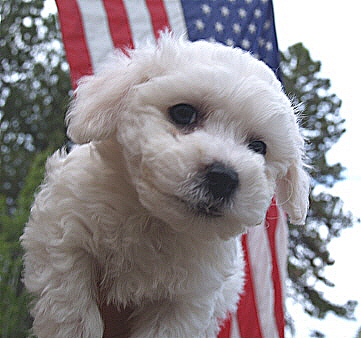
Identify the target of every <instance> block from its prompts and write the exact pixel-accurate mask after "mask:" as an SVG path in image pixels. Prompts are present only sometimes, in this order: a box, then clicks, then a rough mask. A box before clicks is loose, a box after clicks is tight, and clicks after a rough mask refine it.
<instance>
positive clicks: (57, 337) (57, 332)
mask: <svg viewBox="0 0 361 338" xmlns="http://www.w3.org/2000/svg"><path fill="white" fill-rule="evenodd" d="M47 251H48V253H49V256H50V257H51V259H50V260H49V258H44V257H49V256H44V255H38V253H39V251H38V252H35V251H31V250H30V251H28V254H27V256H26V259H25V260H26V268H27V270H26V272H25V284H26V286H27V288H28V289H29V290H30V291H32V292H34V293H35V294H37V295H38V299H37V301H36V303H35V306H34V308H33V311H32V314H33V316H34V326H33V329H34V333H35V334H36V335H37V337H38V338H49V337H52V338H64V337H67V338H101V337H102V335H103V323H102V319H101V316H100V313H99V310H98V306H97V302H96V283H95V280H96V279H95V277H94V267H93V266H92V260H91V259H90V257H89V256H88V254H86V253H85V252H80V251H79V252H74V251H73V252H68V253H66V252H64V251H63V252H61V251H60V252H59V251H57V252H54V251H53V252H49V251H51V250H50V249H49V247H48V248H47ZM55 256H58V257H56V258H55Z"/></svg>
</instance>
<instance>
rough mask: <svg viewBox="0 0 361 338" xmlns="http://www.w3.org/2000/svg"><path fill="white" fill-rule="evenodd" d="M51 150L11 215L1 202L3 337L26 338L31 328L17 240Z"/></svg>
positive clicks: (33, 170)
mask: <svg viewBox="0 0 361 338" xmlns="http://www.w3.org/2000/svg"><path fill="white" fill-rule="evenodd" d="M52 151H53V149H49V150H46V151H44V152H42V153H39V154H37V155H36V156H35V158H34V161H33V162H32V164H31V166H30V169H29V173H28V175H27V177H26V180H25V184H24V187H23V189H22V190H21V191H20V194H19V197H18V200H17V208H16V211H15V212H14V213H13V214H9V213H8V207H7V205H6V202H5V198H4V197H2V198H1V200H0V227H1V229H2V231H1V233H0V243H1V245H0V336H1V337H3V338H5V337H11V338H13V337H26V336H27V333H28V330H29V328H30V326H31V319H30V316H29V314H28V296H27V294H26V292H25V290H24V287H23V285H22V283H21V271H22V255H23V252H22V249H21V247H20V243H19V241H18V239H19V237H20V235H21V234H22V231H23V228H24V224H25V223H26V221H27V219H28V217H29V211H30V207H31V204H32V201H33V197H34V193H35V191H36V189H37V187H38V186H39V184H40V182H41V181H42V177H43V174H44V164H45V160H46V158H47V157H48V155H50V153H51V152H52Z"/></svg>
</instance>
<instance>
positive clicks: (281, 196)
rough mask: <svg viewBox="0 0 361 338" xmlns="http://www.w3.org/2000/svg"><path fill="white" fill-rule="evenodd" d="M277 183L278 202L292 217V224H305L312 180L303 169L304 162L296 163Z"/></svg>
mask: <svg viewBox="0 0 361 338" xmlns="http://www.w3.org/2000/svg"><path fill="white" fill-rule="evenodd" d="M277 183H278V186H277V192H276V194H277V196H278V202H279V203H280V205H281V206H282V208H283V209H284V210H285V211H286V213H287V214H288V216H289V217H290V222H291V223H292V224H296V225H301V224H304V223H305V219H306V216H307V210H308V204H309V190H310V178H309V175H308V174H307V173H306V171H305V170H304V169H303V163H302V161H301V160H299V161H294V162H293V163H292V164H291V166H290V167H289V168H288V171H287V174H286V176H284V177H283V178H281V179H280V180H279V181H278V182H277Z"/></svg>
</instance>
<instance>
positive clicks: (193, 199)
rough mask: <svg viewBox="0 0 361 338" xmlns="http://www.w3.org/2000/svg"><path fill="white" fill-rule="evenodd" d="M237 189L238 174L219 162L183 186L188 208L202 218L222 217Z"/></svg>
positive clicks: (184, 200)
mask: <svg viewBox="0 0 361 338" xmlns="http://www.w3.org/2000/svg"><path fill="white" fill-rule="evenodd" d="M238 188H239V179H238V174H237V173H236V172H235V171H234V170H233V169H231V168H228V167H226V166H224V165H223V164H222V163H220V162H214V163H213V164H211V165H209V166H207V167H206V168H205V169H204V170H202V171H200V172H199V173H198V174H197V175H195V176H194V177H193V178H192V179H190V180H188V181H187V182H186V183H185V185H184V186H183V189H182V190H183V191H184V192H185V196H187V197H186V198H185V199H182V201H183V202H184V203H186V204H187V206H188V208H189V209H190V210H191V211H192V212H194V213H196V214H198V215H202V216H207V217H222V216H223V214H224V210H225V208H227V207H230V205H231V200H232V197H233V195H234V194H235V192H236V190H237V189H238Z"/></svg>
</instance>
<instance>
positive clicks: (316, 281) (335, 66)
mask: <svg viewBox="0 0 361 338" xmlns="http://www.w3.org/2000/svg"><path fill="white" fill-rule="evenodd" d="M274 9H275V18H276V28H277V35H278V41H279V47H280V54H281V71H282V79H283V83H284V87H285V91H286V92H287V94H288V95H289V96H290V97H291V98H292V99H293V102H294V103H295V105H298V106H299V109H300V110H301V111H302V112H303V113H302V126H303V128H304V135H305V136H306V137H307V140H308V141H307V154H308V156H309V163H310V165H311V166H312V169H310V174H311V176H312V178H313V181H312V182H313V185H312V191H311V208H310V212H309V216H308V220H307V224H306V225H305V226H303V227H299V226H298V227H295V226H292V225H290V235H289V243H290V255H289V259H288V274H289V278H288V282H287V300H286V304H287V323H288V326H287V332H286V336H287V337H299V338H303V337H328V338H340V337H341V338H354V337H361V332H359V328H360V327H361V311H360V308H359V306H357V302H358V301H361V292H360V290H359V285H361V277H360V275H359V274H358V271H357V270H358V269H357V268H354V267H353V266H354V265H356V264H355V263H354V262H355V261H357V257H360V256H361V249H360V247H361V246H360V245H359V241H360V238H361V237H360V236H361V231H360V224H359V223H360V221H359V217H360V215H361V212H360V202H359V197H358V195H359V191H360V190H361V161H360V160H359V154H360V150H359V146H360V140H359V132H358V128H359V127H360V125H361V114H360V113H359V107H358V106H359V104H358V102H357V97H358V96H357V94H358V91H357V90H358V89H359V87H360V85H359V83H360V81H359V79H360V77H361V74H360V67H359V64H358V62H357V60H356V56H357V55H358V54H357V50H356V49H357V48H358V41H359V37H358V34H359V32H360V27H359V26H360V24H359V22H360V21H359V20H358V17H357V15H358V14H357V9H356V2H355V1H347V0H346V1H343V2H342V4H340V3H339V2H338V1H337V2H336V1H330V0H329V1H326V0H318V1H314V0H313V1H311V0H288V1H282V0H274ZM0 23H1V25H0V55H1V62H0V82H1V89H0V90H1V92H0V336H1V337H4V338H5V337H11V338H15V337H16V338H20V337H28V336H29V331H28V330H29V328H30V326H31V318H30V316H29V314H28V304H29V302H30V301H31V299H29V296H28V295H27V294H26V292H25V290H24V288H23V285H22V283H21V270H22V261H21V257H22V254H23V253H22V251H21V248H20V245H19V242H18V238H19V236H20V235H21V233H22V230H23V227H24V224H25V222H26V220H27V218H28V216H29V209H30V206H31V203H32V198H33V194H34V192H35V191H36V188H37V186H38V185H39V184H40V182H41V180H42V177H43V173H44V162H45V159H46V157H47V156H48V155H49V154H50V153H52V152H53V151H54V150H56V149H57V148H59V147H61V146H63V145H64V144H66V143H67V139H66V137H65V129H64V123H63V120H64V113H65V111H66V109H67V105H68V103H69V98H70V96H71V95H72V90H71V83H70V77H69V66H68V64H67V61H66V59H65V55H64V48H63V45H62V41H61V34H60V30H59V23H58V19H57V13H56V6H55V3H54V1H52V0H47V1H43V0H32V1H30V0H7V1H5V0H1V2H0ZM252 338H253V337H252Z"/></svg>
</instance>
